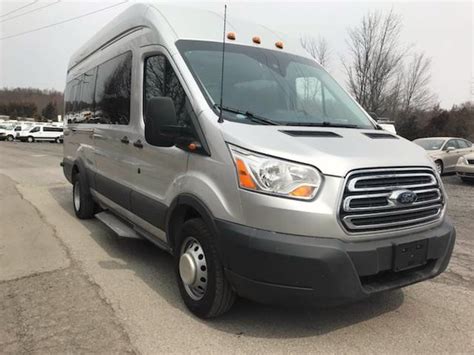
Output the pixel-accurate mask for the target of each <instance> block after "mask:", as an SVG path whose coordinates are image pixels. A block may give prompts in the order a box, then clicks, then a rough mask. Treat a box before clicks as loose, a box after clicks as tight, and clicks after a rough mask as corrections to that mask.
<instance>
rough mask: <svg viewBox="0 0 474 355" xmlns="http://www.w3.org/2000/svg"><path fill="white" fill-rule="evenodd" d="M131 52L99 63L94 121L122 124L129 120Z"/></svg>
mask: <svg viewBox="0 0 474 355" xmlns="http://www.w3.org/2000/svg"><path fill="white" fill-rule="evenodd" d="M131 79H132V54H131V53H130V52H128V53H125V54H122V55H120V56H118V57H115V58H113V59H111V60H109V61H107V62H105V63H103V64H101V65H99V68H98V72H97V84H96V90H95V114H94V117H93V118H92V120H93V121H94V122H96V123H104V124H123V125H126V124H128V123H129V122H130V92H131Z"/></svg>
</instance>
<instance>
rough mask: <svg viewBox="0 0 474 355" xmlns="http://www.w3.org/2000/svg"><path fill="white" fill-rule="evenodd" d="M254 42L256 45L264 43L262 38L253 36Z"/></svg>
mask: <svg viewBox="0 0 474 355" xmlns="http://www.w3.org/2000/svg"><path fill="white" fill-rule="evenodd" d="M252 41H253V43H256V44H260V43H262V40H261V39H260V36H253V37H252Z"/></svg>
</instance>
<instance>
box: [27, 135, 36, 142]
mask: <svg viewBox="0 0 474 355" xmlns="http://www.w3.org/2000/svg"><path fill="white" fill-rule="evenodd" d="M26 140H27V141H28V143H33V142H34V141H35V138H34V137H32V136H28V138H27V139H26Z"/></svg>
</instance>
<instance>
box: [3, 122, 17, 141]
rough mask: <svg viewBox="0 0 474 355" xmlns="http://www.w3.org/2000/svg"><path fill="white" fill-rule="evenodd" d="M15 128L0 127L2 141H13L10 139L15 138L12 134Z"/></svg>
mask: <svg viewBox="0 0 474 355" xmlns="http://www.w3.org/2000/svg"><path fill="white" fill-rule="evenodd" d="M14 128H15V126H13V125H11V124H2V125H0V141H4V140H13V139H10V137H13V135H12V132H13V130H14Z"/></svg>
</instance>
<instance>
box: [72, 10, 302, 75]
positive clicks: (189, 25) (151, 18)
mask: <svg viewBox="0 0 474 355" xmlns="http://www.w3.org/2000/svg"><path fill="white" fill-rule="evenodd" d="M223 22H224V18H223V13H222V14H219V13H216V12H212V11H207V10H200V9H196V8H190V7H180V6H172V5H162V4H160V3H158V2H146V3H139V4H135V5H133V6H130V7H129V8H127V9H126V10H125V11H123V12H122V13H121V14H120V15H118V16H117V17H116V18H114V19H113V20H112V21H111V22H110V23H109V24H107V25H106V26H105V27H104V28H102V29H101V30H100V31H99V32H98V33H97V34H96V35H94V37H93V38H91V39H90V40H89V41H87V42H86V43H85V44H84V45H83V46H82V47H81V48H80V49H79V50H77V51H76V52H75V53H74V55H73V56H72V57H71V61H70V63H69V68H71V67H73V66H74V65H76V64H77V63H79V62H81V61H82V60H84V59H85V58H86V57H88V56H89V55H90V54H92V53H94V52H95V51H97V50H99V49H100V48H101V47H103V46H104V45H106V44H107V43H109V42H111V41H113V40H114V38H117V36H120V35H121V34H124V33H127V31H130V30H133V29H134V28H140V27H148V28H151V29H152V30H154V31H157V32H159V33H165V34H167V35H168V36H165V37H166V38H167V39H168V40H169V41H170V42H172V43H174V42H175V41H177V40H178V39H195V40H207V41H216V42H221V41H222V37H223ZM226 27H227V28H226V31H227V32H235V34H236V40H235V41H232V43H235V44H244V45H251V46H257V45H256V44H254V43H253V41H252V38H253V37H254V36H259V37H260V38H261V44H260V45H258V46H260V47H263V48H268V49H274V50H280V49H277V48H276V47H275V43H276V42H277V41H283V43H284V49H283V50H284V51H287V52H291V53H294V54H298V55H301V56H305V57H308V54H307V53H306V51H305V50H304V49H303V48H302V47H301V45H300V43H299V41H297V40H295V39H290V38H288V37H287V36H286V35H284V34H282V33H279V32H277V31H274V30H271V29H269V28H267V27H265V26H262V25H259V24H255V23H252V22H249V21H246V20H243V19H240V18H237V17H234V16H232V6H229V7H228V16H227V26H226ZM168 44H170V43H168Z"/></svg>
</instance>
